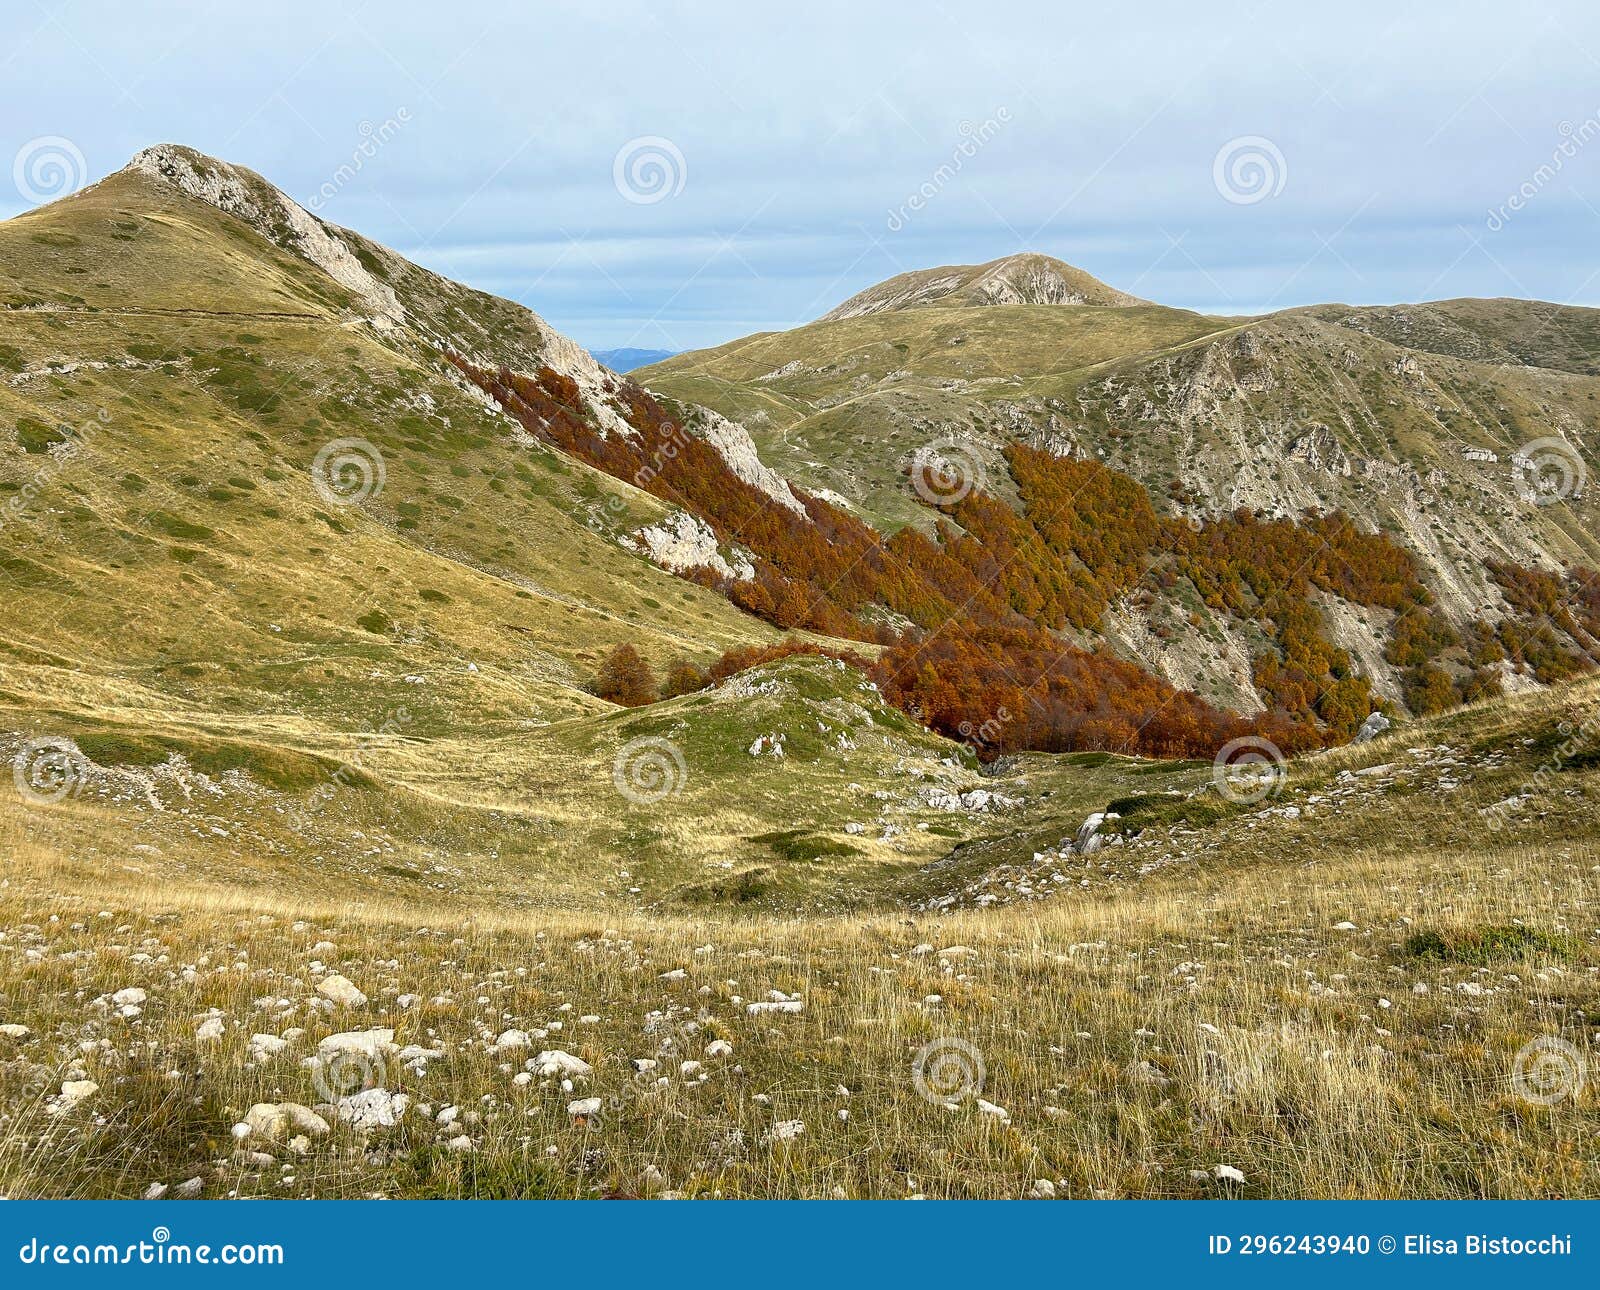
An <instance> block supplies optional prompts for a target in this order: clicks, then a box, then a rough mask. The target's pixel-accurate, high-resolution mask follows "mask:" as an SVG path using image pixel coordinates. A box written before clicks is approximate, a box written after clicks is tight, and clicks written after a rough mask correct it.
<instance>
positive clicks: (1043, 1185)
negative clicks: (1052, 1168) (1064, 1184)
mask: <svg viewBox="0 0 1600 1290" xmlns="http://www.w3.org/2000/svg"><path fill="white" fill-rule="evenodd" d="M1028 1195H1029V1196H1030V1197H1031V1198H1032V1199H1034V1200H1054V1199H1055V1198H1056V1185H1055V1184H1054V1183H1053V1182H1051V1181H1050V1180H1049V1179H1048V1178H1035V1179H1034V1180H1033V1189H1032V1190H1031V1191H1030V1192H1029V1193H1028Z"/></svg>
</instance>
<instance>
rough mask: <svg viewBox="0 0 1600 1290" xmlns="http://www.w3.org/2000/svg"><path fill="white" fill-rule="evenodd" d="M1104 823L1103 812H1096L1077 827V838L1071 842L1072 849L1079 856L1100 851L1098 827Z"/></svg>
mask: <svg viewBox="0 0 1600 1290" xmlns="http://www.w3.org/2000/svg"><path fill="white" fill-rule="evenodd" d="M1105 822H1106V817H1105V812H1103V811H1096V812H1095V813H1094V814H1093V815H1091V816H1089V818H1088V819H1086V820H1084V822H1083V823H1082V824H1080V825H1079V826H1078V836H1077V837H1075V838H1074V839H1073V840H1072V849H1073V850H1074V851H1075V852H1077V853H1078V854H1079V855H1081V856H1086V855H1089V854H1090V853H1091V852H1094V851H1098V850H1099V849H1100V842H1101V838H1100V826H1101V825H1102V824H1104V823H1105Z"/></svg>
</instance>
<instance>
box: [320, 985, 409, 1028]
mask: <svg viewBox="0 0 1600 1290" xmlns="http://www.w3.org/2000/svg"><path fill="white" fill-rule="evenodd" d="M317 993H318V994H320V995H321V996H322V997H323V998H324V999H329V1000H331V1001H332V1002H334V1003H337V1004H339V1005H340V1006H341V1007H345V1008H360V1007H363V1006H364V1005H365V1004H366V1002H367V996H366V995H364V994H362V993H361V991H360V990H358V989H356V987H355V985H354V983H353V982H351V981H350V980H349V979H348V978H347V977H342V976H340V975H339V974H338V973H337V972H334V973H332V974H331V975H329V976H325V977H323V978H322V980H320V981H318V982H317ZM391 1037H392V1035H391Z"/></svg>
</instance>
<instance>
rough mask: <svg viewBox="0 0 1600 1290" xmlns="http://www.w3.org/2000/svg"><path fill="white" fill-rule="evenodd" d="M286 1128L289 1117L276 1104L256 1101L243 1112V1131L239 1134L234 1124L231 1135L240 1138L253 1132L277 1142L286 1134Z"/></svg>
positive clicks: (237, 1127) (246, 1136)
mask: <svg viewBox="0 0 1600 1290" xmlns="http://www.w3.org/2000/svg"><path fill="white" fill-rule="evenodd" d="M288 1128H289V1117H288V1116H287V1115H285V1114H284V1113H283V1112H282V1111H281V1110H279V1109H278V1107H277V1106H276V1105H274V1104H273V1103H270V1102H257V1103H256V1104H255V1105H254V1106H252V1107H251V1108H250V1109H249V1110H248V1111H246V1112H245V1113H244V1130H245V1132H244V1133H243V1134H240V1133H239V1126H238V1125H234V1132H233V1136H234V1137H236V1138H240V1139H241V1140H242V1139H243V1138H248V1137H249V1136H250V1135H251V1134H252V1133H254V1134H255V1135H256V1136H257V1137H261V1138H265V1139H267V1141H269V1142H278V1141H280V1140H281V1139H282V1138H283V1137H284V1136H285V1135H286V1133H287V1132H288Z"/></svg>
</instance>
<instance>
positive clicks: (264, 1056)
mask: <svg viewBox="0 0 1600 1290" xmlns="http://www.w3.org/2000/svg"><path fill="white" fill-rule="evenodd" d="M288 1046H289V1041H288V1040H287V1039H279V1038H278V1036H277V1035H251V1036H250V1059H251V1060H252V1061H257V1062H264V1061H267V1060H269V1059H270V1058H273V1057H277V1056H278V1055H280V1054H281V1053H282V1052H283V1050H284V1049H285V1048H287V1047H288Z"/></svg>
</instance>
